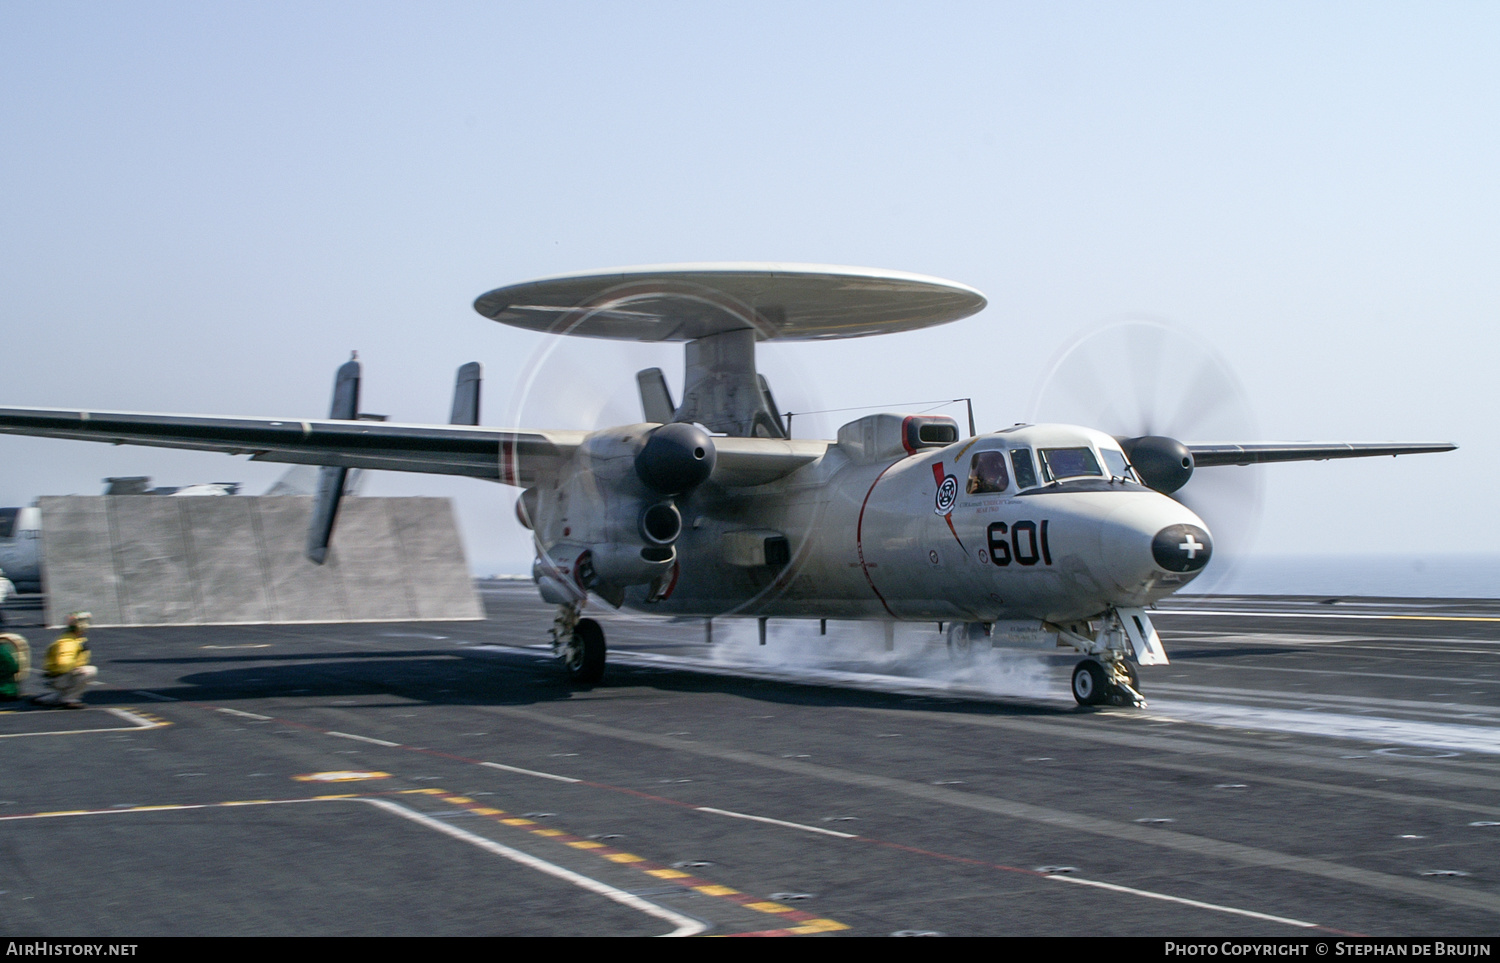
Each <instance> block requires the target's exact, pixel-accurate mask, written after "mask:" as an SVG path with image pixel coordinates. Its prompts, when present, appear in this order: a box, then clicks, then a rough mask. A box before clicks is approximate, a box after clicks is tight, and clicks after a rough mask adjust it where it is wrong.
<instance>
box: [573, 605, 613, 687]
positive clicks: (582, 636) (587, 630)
mask: <svg viewBox="0 0 1500 963" xmlns="http://www.w3.org/2000/svg"><path fill="white" fill-rule="evenodd" d="M604 654H605V649H604V630H603V629H601V628H599V623H598V622H595V621H594V620H593V619H579V620H578V624H577V625H575V626H573V652H572V654H571V655H569V656H568V659H567V661H566V662H565V663H564V665H565V666H566V667H567V670H568V678H569V679H570V680H572V681H573V682H577V683H580V684H582V685H593V684H594V683H596V682H598V681H599V680H600V679H603V678H604Z"/></svg>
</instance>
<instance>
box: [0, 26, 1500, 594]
mask: <svg viewBox="0 0 1500 963" xmlns="http://www.w3.org/2000/svg"><path fill="white" fill-rule="evenodd" d="M1497 40H1500V7H1496V6H1494V5H1487V4H1478V3H1421V4H1417V3H1410V4H1397V3H1334V2H1328V3H1317V4H1307V3H1287V4H1276V3H1264V2H1258V3H1246V4H1236V3H1217V4H1202V3H1180V4H1178V3H1165V2H1163V3H1128V2H1112V3H1040V2H1038V3H1003V2H986V3H974V4H962V3H952V4H941V3H932V4H921V5H917V4H881V3H847V4H845V3H809V2H799V3H787V4H778V3H771V2H756V3H751V4H735V3H716V4H691V3H630V4H620V3H565V2H557V3H547V4H514V5H509V4H502V3H494V2H487V3H472V4H470V3H439V2H428V3H422V4H411V3H389V4H382V3H377V2H360V3H318V2H296V3H277V2H268V0H260V2H256V3H253V4H252V3H153V2H134V3H70V2H49V3H45V4H43V3H32V2H24V3H23V2H16V0H0V184H3V190H0V351H3V355H0V356H3V357H4V359H5V364H4V368H3V376H0V405H31V406H50V407H78V408H95V409H120V410H141V411H167V412H191V413H213V414H244V415H276V416H301V417H308V416H312V417H317V416H322V415H324V414H326V412H327V408H328V399H329V392H330V389H331V385H332V379H333V373H334V370H335V369H336V368H337V366H338V365H339V364H340V363H341V362H343V361H344V360H346V359H347V358H348V357H349V352H350V351H351V350H358V352H359V355H360V358H361V360H362V361H363V362H364V366H365V367H364V408H365V410H367V411H374V412H379V413H384V414H387V415H389V416H390V417H392V418H393V419H396V420H401V421H418V422H422V421H432V422H442V421H445V420H446V418H447V414H448V406H449V400H450V396H451V391H452V379H453V373H454V370H455V369H456V368H457V367H458V366H459V365H460V364H462V363H464V362H466V361H471V360H477V361H480V362H481V363H483V364H484V366H485V375H486V383H485V415H484V422H485V423H486V424H492V425H499V424H505V423H507V420H508V419H509V418H512V417H517V415H516V412H518V411H521V412H524V413H525V417H526V418H528V419H533V418H542V417H548V418H557V419H560V420H562V421H566V420H568V419H570V418H571V419H574V420H577V421H581V422H585V423H578V424H561V423H559V424H541V423H537V422H536V421H534V420H528V421H527V422H526V425H525V426H526V427H536V428H541V427H594V425H595V423H597V422H598V420H599V419H609V418H618V419H619V420H621V421H635V420H638V419H639V414H638V411H637V409H635V407H634V405H635V402H634V401H633V400H632V399H633V398H634V394H633V392H634V386H633V380H634V379H633V374H634V372H635V370H636V369H637V368H639V367H643V366H645V365H646V364H653V363H654V364H660V365H662V366H663V367H664V368H665V369H666V370H667V372H668V375H669V379H672V380H673V381H674V384H678V385H680V380H681V370H680V369H681V360H680V349H674V348H668V349H647V348H643V347H641V346H634V345H618V344H611V343H597V342H590V343H582V342H577V341H573V342H569V343H567V344H562V345H557V344H548V343H547V342H546V340H545V339H543V338H542V337H541V336H538V335H535V334H532V333H529V332H524V331H520V330H516V329H512V328H508V327H505V326H502V325H498V324H496V323H494V322H492V321H489V320H487V319H485V318H482V317H480V316H479V315H478V314H476V313H475V312H474V311H473V309H472V302H473V299H474V298H475V297H477V296H478V295H480V294H481V293H483V292H485V291H487V290H490V289H492V288H495V287H499V286H501V285H504V284H509V283H513V282H516V281H521V280H526V279H529V278H533V277H537V276H543V275H550V274H560V273H567V272H574V271H588V270H592V269H597V268H602V267H609V266H615V265H630V264H656V263H668V262H699V261H780V262H816V263H825V264H850V265H860V266H868V267H875V268H889V269H893V270H902V271H914V272H919V273H924V274H930V275H935V276H938V277H943V278H950V279H952V280H955V281H958V282H961V283H964V284H967V285H972V286H973V287H976V288H978V289H979V290H981V291H983V292H984V293H985V295H986V296H987V297H988V299H989V306H988V308H987V309H986V310H985V311H983V312H982V313H981V314H979V315H977V316H975V317H973V318H970V319H967V320H964V321H960V322H956V323H954V324H950V325H947V326H943V327H938V328H933V329H929V330H926V331H920V332H913V333H906V334H900V335H891V336H886V337H878V338H867V339H861V340H854V341H843V342H833V343H820V344H781V345H773V346H767V347H763V348H762V351H761V354H760V364H761V370H762V371H763V373H765V374H766V375H767V376H768V378H769V379H770V380H771V383H772V386H773V388H774V390H775V392H776V394H777V396H778V400H779V401H780V402H781V405H782V407H784V408H789V409H791V410H800V411H810V410H813V409H822V408H836V407H853V406H859V405H869V406H889V407H895V408H898V410H899V409H901V408H902V406H904V405H906V404H907V403H910V402H915V401H925V400H928V399H946V398H955V397H964V396H968V397H972V398H973V402H974V408H975V414H976V417H977V420H978V422H979V425H980V429H981V430H987V429H995V428H999V427H1004V426H1008V425H1010V424H1012V423H1014V422H1016V421H1020V420H1023V419H1024V418H1026V417H1027V415H1028V413H1029V411H1030V406H1031V402H1032V399H1033V397H1034V396H1036V395H1037V393H1038V392H1039V391H1040V390H1041V383H1042V380H1043V379H1044V377H1045V376H1046V374H1047V373H1048V371H1050V370H1052V368H1053V362H1054V360H1055V359H1056V358H1057V356H1058V354H1059V352H1060V351H1061V350H1062V349H1063V348H1064V347H1065V346H1066V345H1068V344H1070V343H1072V342H1073V341H1074V340H1075V339H1077V338H1079V337H1080V336H1081V335H1083V334H1085V333H1087V332H1090V331H1094V330H1096V329H1098V328H1099V327H1100V326H1101V325H1106V324H1108V323H1110V322H1112V321H1118V320H1120V319H1127V318H1149V319H1157V320H1160V321H1163V322H1166V323H1168V324H1169V325H1171V326H1172V328H1173V330H1175V331H1177V332H1178V336H1179V337H1180V338H1181V339H1183V340H1184V341H1185V342H1191V343H1193V344H1197V345H1202V346H1206V348H1205V350H1207V351H1210V352H1212V353H1214V354H1215V356H1216V357H1218V358H1221V359H1222V360H1223V361H1224V362H1225V363H1226V364H1227V365H1228V366H1229V367H1230V368H1232V369H1233V371H1234V373H1235V374H1236V375H1237V377H1238V380H1239V383H1240V386H1241V388H1242V389H1243V392H1242V394H1243V398H1244V404H1245V406H1246V407H1247V408H1248V411H1247V412H1246V415H1247V416H1248V417H1249V418H1251V419H1252V420H1253V423H1254V424H1255V425H1256V427H1257V429H1258V433H1259V435H1260V437H1259V438H1254V439H1223V438H1212V439H1210V438H1192V437H1187V438H1185V440H1188V441H1194V440H1198V441H1210V440H1213V441H1219V440H1341V441H1383V440H1393V439H1394V440H1429V439H1436V440H1444V441H1453V442H1456V443H1457V444H1459V445H1460V446H1461V447H1460V450H1459V451H1457V452H1453V453H1450V454H1445V455H1432V456H1420V457H1412V458H1403V459H1396V460H1393V459H1376V460H1362V461H1346V462H1325V463H1315V464H1306V465H1285V466H1274V467H1272V468H1269V469H1266V470H1264V471H1263V472H1262V475H1261V483H1262V485H1263V495H1262V510H1261V513H1260V521H1259V527H1258V534H1257V536H1256V539H1255V542H1254V546H1255V550H1256V551H1257V552H1260V553H1262V554H1270V555H1274V554H1292V555H1298V554H1355V553H1362V554H1369V553H1388V554H1403V553H1405V554H1428V555H1430V554H1447V553H1475V552H1491V551H1494V546H1495V545H1496V542H1497V537H1500V517H1497V513H1496V512H1495V511H1494V509H1493V505H1492V498H1491V495H1490V491H1491V487H1492V479H1493V477H1494V476H1495V474H1496V471H1497V469H1500V463H1497V456H1496V452H1495V446H1494V444H1493V436H1494V429H1493V427H1492V418H1491V412H1492V410H1493V401H1492V399H1493V395H1494V382H1495V372H1496V367H1497V365H1496V362H1497V355H1500V339H1497V337H1496V334H1495V331H1494V324H1495V321H1496V319H1497V317H1500V285H1497V284H1496V282H1495V265H1496V264H1500V230H1497V229H1496V225H1500V178H1497V177H1496V176H1495V172H1496V171H1497V170H1500V71H1497V70H1496V69H1495V65H1494V51H1495V50H1496V49H1497V43H1496V42H1497ZM663 351H665V353H663ZM1117 364H1118V369H1119V370H1118V372H1117V374H1118V379H1119V381H1118V383H1117V384H1115V383H1103V384H1097V385H1091V386H1089V387H1088V390H1089V391H1098V392H1103V393H1105V394H1106V395H1107V394H1108V392H1110V391H1113V390H1116V389H1118V390H1121V391H1123V390H1127V389H1129V390H1136V388H1134V387H1132V386H1135V385H1137V384H1138V383H1139V382H1140V380H1141V379H1142V378H1143V377H1145V376H1146V374H1147V372H1144V371H1143V370H1142V369H1141V368H1140V366H1138V365H1133V364H1132V362H1131V359H1130V358H1129V357H1128V356H1121V357H1119V358H1118V359H1117ZM536 369H541V370H539V371H538V370H536ZM533 374H535V375H536V377H532V375H533ZM1150 376H1151V377H1152V378H1166V379H1168V381H1170V380H1171V377H1172V372H1170V371H1168V372H1160V371H1158V372H1155V373H1151V374H1150ZM1108 380H1109V379H1106V381H1108ZM1178 380H1179V382H1180V381H1182V380H1184V379H1181V378H1179V379H1178ZM525 383H531V384H533V385H534V387H533V389H532V393H531V394H528V395H527V396H525V397H517V394H516V390H515V388H516V386H517V385H519V384H525ZM1168 387H1169V388H1170V385H1169V386H1168ZM606 402H608V403H607V404H606ZM946 410H947V411H949V412H950V413H954V414H956V415H957V416H958V417H960V420H961V421H962V413H961V411H960V410H957V409H951V408H950V409H946ZM860 413H861V412H853V413H850V414H849V415H848V417H851V418H852V417H854V416H857V415H858V414H860ZM840 420H841V419H840V417H839V415H837V414H830V415H824V416H820V417H817V418H815V417H812V416H809V417H807V418H805V419H802V420H801V425H800V426H799V425H798V424H797V422H796V421H794V432H795V433H796V434H797V435H799V436H804V437H805V436H806V435H805V434H804V432H809V433H811V432H813V431H818V432H819V433H821V432H829V433H831V432H832V430H834V429H836V428H837V425H838V424H839V423H840ZM1155 427H1156V428H1157V429H1158V430H1166V431H1170V430H1171V429H1172V425H1170V424H1165V425H1157V426H1155ZM281 470H282V469H281V468H280V467H278V466H268V465H260V464H252V463H249V462H247V461H245V460H244V459H231V458H229V457H226V456H221V455H213V454H204V453H188V452H174V451H165V450H158V449H147V448H130V447H112V446H102V445H92V444H88V443H82V442H63V441H54V440H47V439H23V438H13V437H0V504H5V505H19V504H28V503H30V502H31V501H32V499H34V498H35V497H37V496H38V495H44V494H67V493H80V494H96V493H98V492H100V491H102V485H101V481H100V480H101V479H103V478H104V477H106V476H115V475H136V474H141V475H150V476H152V477H153V478H155V479H156V481H157V483H158V484H167V485H185V484H189V483H193V482H202V481H221V480H222V481H240V482H243V483H245V485H246V488H247V490H249V491H251V492H256V491H260V490H263V489H264V488H265V487H267V486H269V485H270V484H271V482H272V481H273V480H274V479H275V478H276V477H277V475H279V474H280V471H281ZM1237 470H1238V469H1219V471H1237ZM366 494H385V495H399V494H429V495H445V496H450V497H452V498H453V499H454V500H455V505H456V509H457V512H458V517H459V520H460V525H461V528H462V530H463V533H464V537H465V540H466V544H467V546H468V550H469V554H470V558H471V564H472V565H473V566H474V567H475V569H476V571H479V572H480V573H488V572H524V571H527V570H528V568H529V561H530V554H531V550H530V545H529V541H528V538H527V536H526V533H524V532H523V531H522V530H521V529H520V528H519V527H518V526H517V525H516V523H515V522H514V520H513V515H512V506H513V503H514V500H515V496H516V494H517V492H516V491H515V490H514V489H507V488H502V487H500V486H497V485H494V484H490V483H485V482H481V481H478V480H470V479H449V478H439V477H433V476H420V475H396V474H391V473H380V474H376V475H375V476H373V477H372V478H371V480H370V482H369V484H368V487H367V488H366ZM1225 510H1226V511H1228V510H1229V509H1225ZM1209 522H1210V525H1213V524H1215V521H1214V519H1213V518H1209Z"/></svg>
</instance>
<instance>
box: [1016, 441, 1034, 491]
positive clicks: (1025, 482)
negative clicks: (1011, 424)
mask: <svg viewBox="0 0 1500 963" xmlns="http://www.w3.org/2000/svg"><path fill="white" fill-rule="evenodd" d="M1010 460H1011V463H1012V464H1013V465H1015V468H1016V485H1017V486H1018V487H1020V488H1035V487H1036V466H1035V465H1034V464H1032V461H1031V449H1030V448H1012V449H1011V450H1010Z"/></svg>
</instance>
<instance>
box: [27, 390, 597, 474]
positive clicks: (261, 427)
mask: <svg viewBox="0 0 1500 963" xmlns="http://www.w3.org/2000/svg"><path fill="white" fill-rule="evenodd" d="M0 433H6V434H12V435H41V436H44V437H47V438H72V439H77V440H80V441H102V442H109V443H111V444H116V445H151V446H154V447H157V448H192V449H197V450H200V451H217V452H222V453H224V454H228V455H249V456H250V457H251V458H252V459H253V460H255V461H274V462H291V463H294V464H304V465H333V466H342V467H345V468H369V469H379V470H382V471H410V472H428V473H432V474H439V475H467V476H469V477H471V478H485V479H489V480H490V481H498V482H504V483H505V484H507V485H530V484H533V483H535V482H536V481H538V480H540V479H541V478H543V477H545V476H547V475H548V474H550V473H551V472H553V471H556V470H557V469H558V468H559V467H560V466H561V464H562V462H563V461H564V460H565V459H566V458H568V457H569V456H570V455H571V454H572V452H573V449H574V448H576V447H577V446H578V444H579V443H580V442H581V441H582V440H583V437H584V435H585V432H582V431H516V430H513V429H502V428H479V427H473V426H468V425H407V424H392V423H390V422H374V421H338V420H327V419H324V420H297V419H290V418H281V419H276V418H237V417H216V416H204V415H158V414H142V413H138V412H127V411H76V410H68V409H51V408H0Z"/></svg>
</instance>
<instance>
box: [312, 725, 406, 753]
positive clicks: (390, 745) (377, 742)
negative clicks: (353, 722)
mask: <svg viewBox="0 0 1500 963" xmlns="http://www.w3.org/2000/svg"><path fill="white" fill-rule="evenodd" d="M324 731H325V733H326V734H327V735H330V736H338V737H339V738H340V739H354V740H356V741H358V742H368V743H370V744H371V745H374V746H385V747H386V748H387V749H400V748H401V743H399V742H386V741H385V740H384V739H372V738H370V737H369V736H356V735H355V734H354V733H352V732H334V731H333V730H332V729H327V730H324Z"/></svg>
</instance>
